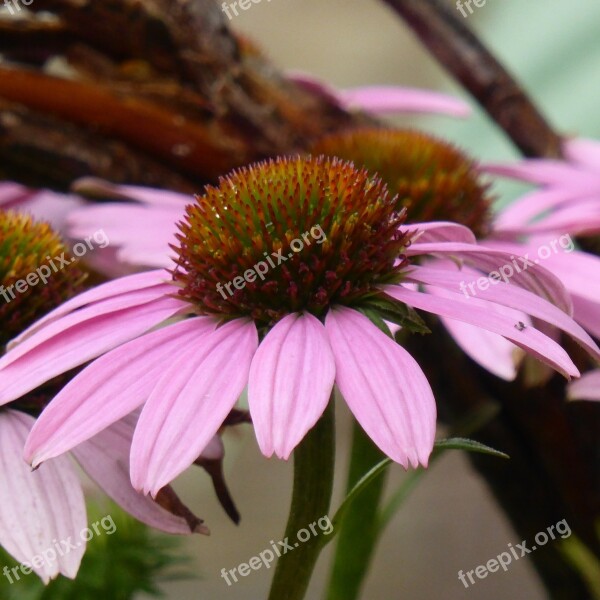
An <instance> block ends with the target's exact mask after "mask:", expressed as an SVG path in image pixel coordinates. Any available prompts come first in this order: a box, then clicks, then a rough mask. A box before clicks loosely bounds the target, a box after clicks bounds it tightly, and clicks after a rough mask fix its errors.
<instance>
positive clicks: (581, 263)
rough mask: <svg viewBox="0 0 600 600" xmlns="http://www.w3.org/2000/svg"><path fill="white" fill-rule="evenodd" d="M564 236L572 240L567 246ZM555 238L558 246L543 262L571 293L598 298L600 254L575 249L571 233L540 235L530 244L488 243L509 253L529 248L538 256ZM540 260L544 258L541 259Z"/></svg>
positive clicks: (599, 294)
mask: <svg viewBox="0 0 600 600" xmlns="http://www.w3.org/2000/svg"><path fill="white" fill-rule="evenodd" d="M561 238H562V239H564V240H565V241H566V242H568V243H567V245H566V246H567V247H564V246H561V245H560V244H561V243H562V239H561ZM552 242H554V248H555V250H553V251H552V252H550V253H549V254H548V256H545V257H544V259H543V265H544V266H545V267H546V266H547V267H548V269H549V270H551V271H552V273H553V274H554V275H555V276H556V277H558V279H559V280H560V282H561V283H562V284H563V285H564V286H565V288H566V289H567V290H568V291H569V292H570V293H571V294H576V295H578V296H581V297H583V298H587V299H588V300H591V301H598V299H599V298H600V257H597V256H593V255H592V254H588V253H587V252H580V251H578V250H574V242H573V240H572V239H571V238H570V236H561V237H560V238H551V237H548V236H545V237H536V238H534V239H531V240H530V241H529V242H528V244H527V245H526V246H524V245H522V244H510V243H507V242H498V241H491V240H490V241H486V242H485V245H486V246H487V247H490V248H493V249H496V250H501V251H503V252H506V253H511V254H523V253H524V252H528V253H529V254H531V256H535V255H537V254H538V252H539V250H540V248H541V247H542V246H547V248H548V249H549V250H550V249H551V244H552ZM539 260H540V262H541V259H539Z"/></svg>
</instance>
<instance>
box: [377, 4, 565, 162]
mask: <svg viewBox="0 0 600 600" xmlns="http://www.w3.org/2000/svg"><path fill="white" fill-rule="evenodd" d="M384 1H385V2H386V4H389V5H390V6H391V7H392V9H393V10H394V11H396V12H397V13H398V14H399V15H400V16H401V17H402V18H403V19H404V21H405V22H406V23H407V24H408V25H409V26H410V27H411V28H412V29H413V31H414V32H415V33H416V35H417V36H418V37H419V39H420V40H421V42H422V43H423V44H424V45H425V46H426V47H427V49H428V50H429V51H430V52H431V53H432V54H433V55H434V56H435V57H436V58H437V59H438V61H439V62H440V63H441V64H442V65H443V66H444V67H445V68H446V69H447V70H448V71H449V72H450V73H451V74H452V75H453V76H454V77H455V78H456V79H457V80H458V81H459V82H460V83H461V84H462V85H463V86H464V87H465V89H467V90H468V91H469V92H470V93H471V94H472V95H473V97H474V98H475V99H476V100H477V101H478V102H479V103H480V104H481V106H482V107H483V108H484V109H485V110H486V111H487V112H488V114H489V115H490V116H491V117H492V119H494V121H496V123H498V125H499V126H500V127H502V129H504V131H505V132H506V133H507V134H508V136H509V137H510V139H511V140H512V141H513V142H514V144H515V145H516V146H517V147H518V148H519V149H520V150H521V152H522V153H523V154H524V155H525V156H533V157H540V158H559V157H560V156H561V139H560V136H559V135H558V134H557V133H555V132H554V131H553V129H552V128H551V127H550V125H549V124H548V122H547V121H546V119H545V118H544V116H543V115H542V114H541V112H540V110H539V109H538V108H537V107H536V106H535V104H534V103H533V102H532V101H531V99H530V98H529V97H528V96H527V94H526V92H525V91H524V90H523V88H522V87H521V86H520V85H519V83H518V82H517V81H516V80H515V78H514V77H513V76H512V75H511V74H510V73H509V72H508V71H507V70H506V69H505V68H504V66H503V65H502V64H500V62H499V61H498V60H497V59H496V57H495V56H494V55H493V54H492V53H491V52H490V51H489V50H488V49H487V48H486V47H485V46H484V44H483V43H482V42H481V41H480V40H479V39H478V38H477V36H476V35H475V34H474V33H473V32H472V31H471V30H470V29H469V28H468V27H467V26H466V25H465V23H464V19H463V17H462V16H461V15H460V13H459V12H458V11H457V9H456V8H455V7H454V4H453V3H452V5H450V4H448V3H445V2H444V1H443V0H384Z"/></svg>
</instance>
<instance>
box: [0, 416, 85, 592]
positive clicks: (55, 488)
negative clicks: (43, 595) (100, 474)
mask: <svg viewBox="0 0 600 600" xmlns="http://www.w3.org/2000/svg"><path fill="white" fill-rule="evenodd" d="M33 422H34V419H33V417H30V416H29V415H25V414H23V413H19V412H16V411H13V410H3V411H0V544H2V546H4V548H5V549H6V550H7V551H8V552H9V553H10V554H11V555H12V556H13V557H14V558H15V559H16V560H18V561H19V562H22V563H29V565H31V566H33V569H34V571H35V572H36V573H37V574H38V575H39V576H40V577H41V578H42V580H43V581H44V583H48V581H49V580H50V579H53V578H54V577H56V576H57V575H58V573H62V574H63V575H65V576H66V577H70V578H74V577H75V575H76V574H77V571H78V569H79V564H80V562H81V558H82V556H83V553H84V552H85V545H86V544H85V540H83V539H82V537H81V535H80V534H81V532H82V531H83V530H84V529H85V528H86V526H87V517H86V510H85V502H84V499H83V492H82V490H81V484H80V483H79V479H78V478H77V475H76V473H75V470H74V468H73V465H72V464H71V462H70V460H69V458H68V457H61V458H59V459H55V460H53V461H51V462H49V463H48V464H45V465H43V466H42V467H41V468H40V469H38V470H37V471H33V472H32V471H31V469H30V468H29V466H28V465H27V463H26V462H25V461H24V460H23V456H22V454H23V446H24V444H25V439H26V438H27V434H28V433H29V430H30V429H31V426H32V425H33ZM57 550H59V551H57ZM34 557H42V558H43V561H40V559H39V558H36V561H35V565H33V564H32V563H33V560H34ZM40 562H41V563H42V564H41V566H40Z"/></svg>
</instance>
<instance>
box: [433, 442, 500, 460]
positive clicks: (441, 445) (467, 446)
mask: <svg viewBox="0 0 600 600" xmlns="http://www.w3.org/2000/svg"><path fill="white" fill-rule="evenodd" d="M435 449H436V450H438V451H439V450H466V451H467V452H478V453H480V454H489V455H490V456H496V457H497V458H510V456H509V455H508V454H505V453H504V452H500V450H495V449H494V448H490V446H486V445H485V444H481V443H480V442H476V441H475V440H469V439H467V438H459V437H457V438H448V439H445V440H438V441H437V442H436V443H435Z"/></svg>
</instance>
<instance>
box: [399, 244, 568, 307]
mask: <svg viewBox="0 0 600 600" xmlns="http://www.w3.org/2000/svg"><path fill="white" fill-rule="evenodd" d="M500 244H504V243H503V242H502V243H501V242H494V245H493V247H492V246H491V244H490V245H488V244H487V243H486V245H485V246H484V245H481V244H478V245H474V244H462V243H455V242H450V243H432V244H421V243H419V242H417V243H415V244H411V245H410V246H409V247H408V248H407V249H406V251H405V254H406V255H407V256H425V255H437V256H440V257H443V258H450V257H454V258H458V259H460V260H463V261H465V262H466V263H467V264H469V265H471V266H473V267H476V268H477V269H480V270H481V271H483V272H484V274H485V275H488V274H489V273H491V272H492V271H498V270H500V269H504V271H506V272H507V277H510V282H511V283H512V284H513V285H518V286H519V287H522V288H524V289H526V290H529V291H532V292H533V293H534V294H537V295H538V296H541V297H542V298H545V299H546V300H548V301H550V302H552V304H554V305H556V306H558V308H560V309H561V310H562V311H564V312H566V313H567V314H573V303H572V301H571V297H570V296H569V294H568V293H567V290H566V288H565V286H564V285H563V283H562V282H561V280H560V279H559V278H558V277H556V275H554V274H553V273H551V272H550V271H549V270H548V269H545V268H544V267H542V266H541V265H539V264H535V263H532V264H528V263H527V262H526V261H528V260H529V262H531V260H530V259H529V253H528V250H529V249H528V248H527V247H524V246H519V245H515V246H514V247H515V248H518V251H517V252H516V253H515V254H513V253H511V252H510V251H508V248H507V247H506V246H504V245H502V246H500ZM488 246H489V247H488ZM508 268H510V274H509V275H508Z"/></svg>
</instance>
